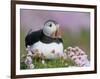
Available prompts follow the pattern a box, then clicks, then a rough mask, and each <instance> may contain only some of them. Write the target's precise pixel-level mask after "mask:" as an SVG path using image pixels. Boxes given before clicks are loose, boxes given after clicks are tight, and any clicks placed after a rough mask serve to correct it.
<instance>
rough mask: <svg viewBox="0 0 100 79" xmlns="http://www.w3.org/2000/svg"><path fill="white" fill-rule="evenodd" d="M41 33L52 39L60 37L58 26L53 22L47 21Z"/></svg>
mask: <svg viewBox="0 0 100 79" xmlns="http://www.w3.org/2000/svg"><path fill="white" fill-rule="evenodd" d="M43 33H44V34H45V35H46V36H49V37H52V38H59V37H61V34H60V29H59V24H58V23H57V22H56V21H54V20H48V21H46V22H45V23H44V27H43Z"/></svg>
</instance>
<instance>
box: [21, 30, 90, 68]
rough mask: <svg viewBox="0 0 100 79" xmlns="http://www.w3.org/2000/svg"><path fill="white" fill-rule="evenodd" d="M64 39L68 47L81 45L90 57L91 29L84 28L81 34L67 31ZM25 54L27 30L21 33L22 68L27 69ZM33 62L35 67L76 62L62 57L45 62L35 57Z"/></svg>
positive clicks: (57, 65) (54, 66) (61, 65)
mask: <svg viewBox="0 0 100 79" xmlns="http://www.w3.org/2000/svg"><path fill="white" fill-rule="evenodd" d="M62 38H63V41H64V48H67V47H68V46H72V47H74V46H79V47H80V48H81V49H83V50H84V51H85V52H86V53H87V55H88V57H89V56H90V49H89V48H90V34H89V30H84V29H82V30H81V32H80V34H79V36H77V35H76V36H73V35H71V33H70V32H66V33H64V34H63V36H62ZM23 55H26V51H25V32H23V31H21V34H20V69H27V66H26V65H25V64H24V60H25V59H24V58H23V57H22V56H23ZM33 64H34V65H35V69H40V68H60V67H69V66H75V65H76V64H75V63H74V61H72V60H70V59H67V60H63V59H61V58H59V59H55V60H48V59H46V60H45V64H42V63H41V61H38V60H36V59H33Z"/></svg>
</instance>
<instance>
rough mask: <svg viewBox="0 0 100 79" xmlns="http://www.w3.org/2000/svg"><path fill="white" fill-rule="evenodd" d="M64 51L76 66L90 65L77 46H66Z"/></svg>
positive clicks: (84, 54)
mask: <svg viewBox="0 0 100 79" xmlns="http://www.w3.org/2000/svg"><path fill="white" fill-rule="evenodd" d="M66 53H67V56H68V57H69V58H70V59H72V60H73V61H74V62H75V63H76V65H77V66H79V67H84V66H89V65H90V62H89V60H88V58H87V55H86V53H85V52H84V51H83V50H82V49H80V48H79V47H74V48H72V47H68V48H67V51H66Z"/></svg>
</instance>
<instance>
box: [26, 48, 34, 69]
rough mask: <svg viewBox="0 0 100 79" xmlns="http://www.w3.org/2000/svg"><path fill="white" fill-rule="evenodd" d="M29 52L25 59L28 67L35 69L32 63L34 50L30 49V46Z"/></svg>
mask: <svg viewBox="0 0 100 79" xmlns="http://www.w3.org/2000/svg"><path fill="white" fill-rule="evenodd" d="M26 51H27V54H26V59H25V61H24V62H25V64H26V65H27V68H28V69H33V68H34V65H33V64H32V52H31V50H30V46H28V47H27V48H26Z"/></svg>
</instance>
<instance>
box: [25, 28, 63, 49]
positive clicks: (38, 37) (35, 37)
mask: <svg viewBox="0 0 100 79" xmlns="http://www.w3.org/2000/svg"><path fill="white" fill-rule="evenodd" d="M38 41H41V42H43V43H47V44H48V43H52V42H56V43H58V44H59V43H63V40H62V38H52V37H49V36H46V35H44V33H43V30H42V29H41V30H38V31H34V32H31V33H29V34H28V35H27V36H26V37H25V46H26V47H27V46H28V45H29V46H31V45H33V44H34V43H36V42H38Z"/></svg>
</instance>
